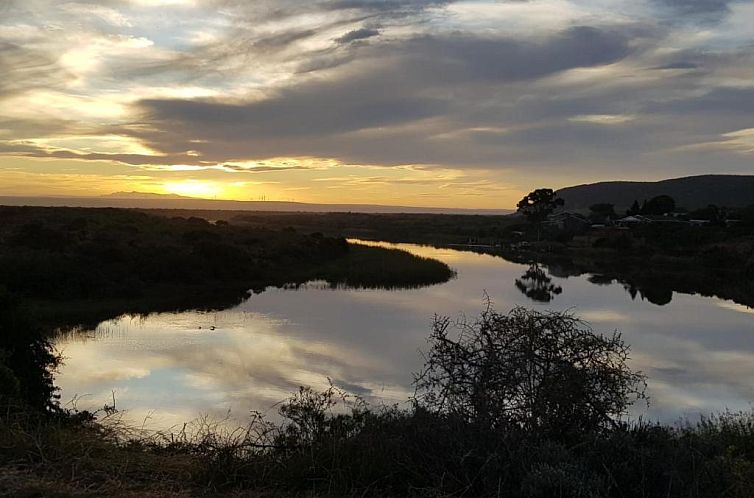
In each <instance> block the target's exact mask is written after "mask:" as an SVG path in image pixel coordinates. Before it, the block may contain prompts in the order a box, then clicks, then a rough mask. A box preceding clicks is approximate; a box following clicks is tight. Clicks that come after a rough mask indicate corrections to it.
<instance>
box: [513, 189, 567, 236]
mask: <svg viewBox="0 0 754 498" xmlns="http://www.w3.org/2000/svg"><path fill="white" fill-rule="evenodd" d="M563 204H564V201H563V199H559V198H558V196H557V194H556V193H555V191H554V190H552V189H549V188H540V189H537V190H534V191H533V192H529V193H528V194H527V195H525V196H524V198H523V199H521V200H520V201H518V204H517V205H516V207H517V208H518V212H519V213H521V214H523V215H524V216H525V217H526V220H527V221H528V222H529V223H531V224H532V225H534V226H536V227H537V240H539V238H540V227H541V226H542V223H543V222H544V221H545V220H546V219H547V217H548V216H550V215H551V214H552V213H553V212H554V211H555V209H557V208H558V207H560V206H562V205H563Z"/></svg>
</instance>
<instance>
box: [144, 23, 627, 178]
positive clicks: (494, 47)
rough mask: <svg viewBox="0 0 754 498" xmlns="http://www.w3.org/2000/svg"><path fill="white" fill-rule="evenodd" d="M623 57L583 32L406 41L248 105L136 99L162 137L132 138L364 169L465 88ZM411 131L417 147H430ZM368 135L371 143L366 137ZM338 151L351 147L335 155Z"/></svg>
mask: <svg viewBox="0 0 754 498" xmlns="http://www.w3.org/2000/svg"><path fill="white" fill-rule="evenodd" d="M628 53H629V49H628V46H627V41H626V39H625V36H624V35H622V34H621V33H613V32H607V31H602V30H598V29H595V28H589V27H576V28H571V29H568V30H565V31H563V32H561V33H558V34H556V35H554V36H552V37H550V38H548V39H545V40H543V41H518V40H515V39H510V38H490V37H472V36H468V35H453V34H451V35H447V36H421V37H415V38H410V39H407V40H401V41H394V42H392V43H387V44H381V45H379V46H375V47H370V48H367V49H366V50H364V51H362V52H361V53H360V57H359V58H357V59H356V61H355V62H354V63H352V64H350V65H348V66H347V67H344V68H340V70H339V71H337V72H336V73H335V74H334V75H333V76H332V77H328V78H324V77H313V78H311V79H309V80H305V81H303V82H301V83H298V84H296V85H293V86H291V87H287V88H283V89H281V90H278V91H277V92H274V93H272V94H271V95H268V96H266V97H263V98H261V99H259V100H255V101H252V102H248V103H234V102H221V101H216V100H185V99H184V100H180V99H147V100H143V101H141V102H140V103H139V105H140V107H141V108H142V110H143V119H145V120H146V121H147V122H149V123H152V124H153V125H154V126H155V129H158V130H162V131H160V133H156V134H152V133H150V132H146V133H144V134H139V135H137V136H139V138H141V139H143V140H144V141H145V142H146V143H148V144H149V146H150V147H151V148H154V149H155V150H159V151H161V152H163V153H167V154H171V153H177V152H179V151H182V150H187V149H189V148H194V147H190V146H189V145H190V144H189V143H188V141H189V140H200V141H202V143H201V144H199V145H197V146H196V148H197V150H199V151H200V152H201V153H202V155H203V156H204V157H205V158H211V159H212V160H218V161H223V160H228V159H231V158H238V157H242V156H246V155H251V156H255V155H256V156H255V157H265V156H271V155H280V152H282V149H285V148H287V149H289V152H291V149H293V153H294V154H295V155H312V154H325V155H326V156H327V157H337V158H343V159H345V160H349V161H351V160H354V161H367V160H369V161H372V160H373V159H375V158H374V157H372V155H371V154H369V153H368V152H367V151H365V153H364V154H361V155H360V154H359V151H358V149H359V147H360V145H359V144H360V143H361V144H362V145H364V144H365V142H366V143H367V145H368V143H370V142H371V143H372V144H374V143H375V141H376V142H380V147H381V146H382V141H383V140H382V139H381V138H380V137H379V135H380V134H381V130H388V131H387V132H386V133H388V134H389V130H390V129H398V128H399V127H401V126H410V125H411V124H412V123H419V122H423V121H427V120H432V119H435V118H441V117H442V116H447V115H448V114H451V113H452V112H453V108H454V107H456V106H457V103H456V102H455V98H454V97H453V95H452V94H453V93H457V94H458V93H459V92H462V91H463V90H464V88H465V87H467V86H468V87H469V88H473V87H475V86H477V85H484V86H487V85H497V84H506V83H516V82H519V81H525V80H531V79H535V78H540V77H544V76H547V75H550V74H554V73H557V72H560V71H565V70H569V69H573V68H578V67H595V66H599V65H605V64H610V63H613V62H616V61H619V60H621V59H622V58H624V57H625V56H626V55H627V54H628ZM396 89H399V91H396ZM454 89H455V90H454ZM449 92H450V93H449ZM167 130H170V131H167ZM166 131H167V133H166ZM416 131H417V133H418V135H419V136H418V137H416V138H417V139H418V140H420V141H421V140H428V139H429V138H430V137H429V134H428V133H426V132H425V133H424V137H421V135H422V132H421V130H416ZM427 132H430V133H431V130H427ZM372 133H376V134H377V135H376V136H373V137H371V138H370V134H372ZM401 133H405V130H402V131H401ZM339 144H341V145H344V149H347V148H348V146H349V144H350V145H352V146H353V148H352V149H351V150H350V151H346V150H338V149H339ZM417 145H419V144H417ZM399 149H400V148H399ZM399 149H398V150H396V151H395V152H399ZM344 152H345V154H344ZM226 154H227V155H229V156H230V157H228V156H227V155H226ZM383 154H387V155H388V157H386V158H384V159H382V161H387V162H396V163H401V162H412V161H413V159H414V157H413V155H411V156H410V157H409V156H404V157H402V158H401V157H389V156H390V152H389V151H385V150H383ZM379 162H381V161H379V160H378V163H379Z"/></svg>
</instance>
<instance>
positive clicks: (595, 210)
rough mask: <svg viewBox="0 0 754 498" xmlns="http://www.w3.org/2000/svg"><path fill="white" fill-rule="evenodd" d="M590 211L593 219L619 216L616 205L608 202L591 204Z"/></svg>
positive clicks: (601, 219) (600, 219) (599, 219)
mask: <svg viewBox="0 0 754 498" xmlns="http://www.w3.org/2000/svg"><path fill="white" fill-rule="evenodd" d="M589 211H591V215H590V218H591V219H592V220H593V221H605V220H611V219H613V218H616V217H617V215H616V214H615V206H614V205H613V204H608V203H606V202H603V203H598V204H592V205H591V206H589Z"/></svg>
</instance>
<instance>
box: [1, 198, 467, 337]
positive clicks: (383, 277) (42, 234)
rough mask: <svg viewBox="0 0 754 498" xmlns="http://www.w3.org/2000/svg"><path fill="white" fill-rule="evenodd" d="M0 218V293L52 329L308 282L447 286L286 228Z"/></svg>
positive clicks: (18, 210)
mask: <svg viewBox="0 0 754 498" xmlns="http://www.w3.org/2000/svg"><path fill="white" fill-rule="evenodd" d="M0 217H1V218H2V219H3V224H2V226H0V286H3V287H5V288H6V289H7V290H8V291H9V292H10V293H11V294H13V295H15V296H17V297H18V298H20V299H22V300H23V301H25V302H26V303H27V304H28V305H29V306H32V307H33V308H34V311H33V312H34V314H35V315H37V316H38V318H39V320H40V321H41V322H42V323H44V324H47V325H50V326H54V327H65V326H75V325H92V324H96V323H97V322H99V321H102V320H105V319H108V318H112V317H115V316H118V315H120V314H124V313H135V314H138V313H148V312H157V311H178V310H185V309H221V308H226V307H230V306H233V305H235V304H237V303H238V302H240V301H241V300H242V299H244V298H245V297H247V295H248V293H249V292H262V291H264V289H265V288H267V287H270V286H283V285H296V284H302V283H305V282H307V281H311V280H324V281H326V282H328V283H329V284H330V285H332V286H348V287H353V288H399V287H407V288H410V287H419V286H424V285H432V284H437V283H442V282H445V281H447V280H448V279H450V278H452V277H453V271H452V270H451V269H450V268H449V267H448V266H447V265H445V264H444V263H441V262H439V261H435V260H430V259H427V258H420V257H417V256H414V255H412V254H410V253H407V252H405V251H398V250H390V249H384V248H378V247H365V246H361V245H358V244H348V243H347V242H346V240H345V239H343V238H340V237H327V236H324V235H322V234H321V233H318V232H305V233H301V232H298V231H296V230H294V229H291V228H282V229H279V230H270V229H266V228H251V227H248V226H236V225H232V224H228V223H227V222H216V223H210V222H208V221H206V220H204V219H201V218H192V217H189V218H181V217H175V218H166V217H158V216H151V215H148V214H145V213H142V212H139V211H135V210H125V209H86V208H24V207H0Z"/></svg>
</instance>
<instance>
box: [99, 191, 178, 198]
mask: <svg viewBox="0 0 754 498" xmlns="http://www.w3.org/2000/svg"><path fill="white" fill-rule="evenodd" d="M100 197H102V198H104V199H107V198H113V199H192V197H187V196H185V195H178V194H155V193H153V192H136V191H131V192H125V191H121V192H113V193H112V194H105V195H101V196H100Z"/></svg>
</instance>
